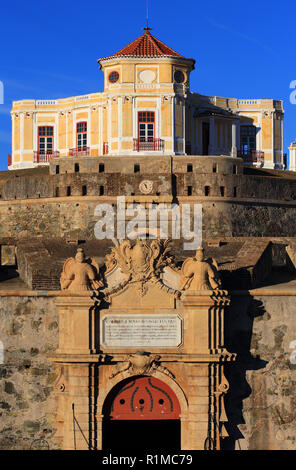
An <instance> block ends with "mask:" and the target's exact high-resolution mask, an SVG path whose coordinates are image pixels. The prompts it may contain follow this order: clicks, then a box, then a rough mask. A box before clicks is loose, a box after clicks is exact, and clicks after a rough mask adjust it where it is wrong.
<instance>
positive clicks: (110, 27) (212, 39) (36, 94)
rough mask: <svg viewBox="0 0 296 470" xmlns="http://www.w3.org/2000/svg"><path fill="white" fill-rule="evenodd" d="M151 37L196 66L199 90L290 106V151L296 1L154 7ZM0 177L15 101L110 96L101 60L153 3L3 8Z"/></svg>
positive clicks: (294, 122) (190, 1)
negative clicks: (98, 93) (95, 94)
mask: <svg viewBox="0 0 296 470" xmlns="http://www.w3.org/2000/svg"><path fill="white" fill-rule="evenodd" d="M149 4H150V6H149V10H150V24H151V26H152V27H153V30H152V34H154V35H155V36H156V37H158V38H159V39H161V40H162V41H163V42H165V43H166V44H168V45H169V46H170V47H172V48H173V49H175V50H176V51H178V52H179V53H181V54H183V55H185V56H186V57H192V58H194V59H196V61H197V63H196V70H195V71H194V72H193V73H192V74H191V90H192V91H196V92H198V93H204V94H209V95H220V96H227V97H235V98H274V99H282V100H283V101H284V109H285V122H284V151H285V152H287V153H288V146H289V145H290V143H291V141H293V140H296V104H294V105H292V104H291V103H290V100H289V97H290V93H291V91H292V90H291V89H290V83H291V81H292V80H296V67H295V64H296V60H295V55H296V49H295V37H296V32H295V24H296V23H295V13H296V4H295V1H294V0H289V1H287V0H282V1H281V2H278V1H277V2H276V1H274V0H257V1H255V0H249V1H242V0H235V1H233V0H224V1H223V2H221V0H219V1H218V0H211V1H208V2H198V1H196V0H183V1H182V2H180V1H178V2H177V1H172V0H158V1H156V0H149ZM1 20H2V21H1V29H0V38H1V45H2V47H1V52H0V59H1V60H0V80H1V81H2V82H3V83H4V104H2V105H0V170H4V169H7V154H8V153H9V152H10V151H11V143H10V142H11V120H10V114H9V111H10V108H11V104H12V101H13V100H19V99H25V98H26V99H30V98H32V99H46V98H48V99H50V98H52V99H53V98H62V97H66V96H73V95H79V94H84V93H90V92H96V91H102V90H103V75H102V72H100V71H99V68H98V65H97V59H98V58H99V57H104V56H107V55H110V54H112V53H114V52H116V51H117V50H119V49H121V48H122V47H123V46H125V45H126V44H128V43H129V42H131V41H132V40H134V39H135V38H136V37H138V36H139V35H140V34H142V30H141V28H142V27H144V26H145V22H146V0H137V1H135V0H126V1H120V0H113V1H109V2H102V1H100V0H97V1H91V0H84V1H83V2H81V1H80V2H78V1H75V0H72V1H71V2H70V1H69V0H66V1H65V0H59V1H57V0H51V2H40V1H29V0H28V1H27V2H23V1H19V0H15V1H13V2H12V1H10V2H8V1H5V3H4V2H2V5H1Z"/></svg>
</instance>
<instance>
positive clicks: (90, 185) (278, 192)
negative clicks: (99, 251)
mask: <svg viewBox="0 0 296 470" xmlns="http://www.w3.org/2000/svg"><path fill="white" fill-rule="evenodd" d="M122 161H123V158H120V157H110V156H108V157H90V158H88V157H80V158H69V157H65V158H59V159H53V160H52V161H51V163H50V167H49V168H48V167H40V168H36V169H31V170H19V171H18V170H16V171H10V172H3V173H2V174H1V175H0V194H1V198H0V215H1V220H2V224H1V228H0V236H2V237H19V236H27V235H37V236H43V235H44V233H46V234H47V236H49V237H50V236H54V237H56V236H58V237H62V238H71V237H82V238H93V237H94V225H95V223H96V221H97V217H95V216H94V210H95V207H96V206H97V204H98V203H100V202H101V203H106V202H108V203H110V204H114V205H116V200H117V195H122V196H125V197H126V202H127V203H128V204H130V203H141V204H143V205H146V206H147V205H149V204H150V203H152V202H154V203H161V202H164V203H167V204H171V203H173V202H174V203H177V204H181V203H185V202H186V203H190V204H195V203H201V204H202V205H203V220H204V235H205V236H206V237H217V236H271V237H277V236H286V237H291V236H294V227H295V218H296V212H295V210H296V178H295V175H294V174H292V172H281V171H279V170H277V171H273V170H262V169H254V168H247V167H243V164H242V161H241V159H236V158H231V157H224V158H223V157H207V158H204V157H199V156H185V157H182V156H178V157H168V156H163V157H159V156H151V157H149V158H147V157H145V156H142V157H141V156H138V157H137V158H135V157H124V165H122ZM143 180H148V181H150V182H152V183H153V184H152V190H151V193H149V194H146V195H144V194H142V193H141V191H140V188H139V185H140V183H141V181H143ZM24 208H25V210H24Z"/></svg>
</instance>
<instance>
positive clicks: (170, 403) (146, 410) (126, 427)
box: [102, 376, 181, 450]
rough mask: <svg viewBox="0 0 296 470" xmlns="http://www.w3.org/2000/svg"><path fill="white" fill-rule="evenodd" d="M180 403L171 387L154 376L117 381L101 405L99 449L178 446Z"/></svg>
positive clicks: (178, 447)
mask: <svg viewBox="0 0 296 470" xmlns="http://www.w3.org/2000/svg"><path fill="white" fill-rule="evenodd" d="M180 414H181V407H180V404H179V400H178V398H177V396H176V394H175V393H174V392H173V390H172V389H171V388H170V387H169V386H168V385H167V384H165V383H164V382H162V381H161V380H159V379H156V378H155V377H149V376H135V377H131V378H129V379H125V380H123V381H122V382H120V383H119V384H117V385H116V386H115V387H114V388H113V389H112V390H111V392H110V393H109V394H108V396H107V398H106V400H105V402H104V406H103V416H104V420H103V435H102V438H103V439H102V440H103V442H102V444H103V450H112V449H128V448H130V449H134V450H137V449H145V450H149V449H151V450H152V449H171V450H172V449H174V450H180V449H181V430H180V429H181V427H180Z"/></svg>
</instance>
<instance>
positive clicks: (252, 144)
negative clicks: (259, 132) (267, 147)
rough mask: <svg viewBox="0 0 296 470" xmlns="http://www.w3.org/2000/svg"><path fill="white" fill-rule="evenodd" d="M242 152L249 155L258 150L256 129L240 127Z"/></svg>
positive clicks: (253, 127)
mask: <svg viewBox="0 0 296 470" xmlns="http://www.w3.org/2000/svg"><path fill="white" fill-rule="evenodd" d="M240 150H241V153H242V154H243V155H247V154H248V153H250V152H251V151H252V150H256V127H255V126H241V127H240Z"/></svg>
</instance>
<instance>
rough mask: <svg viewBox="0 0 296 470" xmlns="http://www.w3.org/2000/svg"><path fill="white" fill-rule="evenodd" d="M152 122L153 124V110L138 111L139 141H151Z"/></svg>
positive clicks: (152, 137) (152, 134)
mask: <svg viewBox="0 0 296 470" xmlns="http://www.w3.org/2000/svg"><path fill="white" fill-rule="evenodd" d="M154 124H155V113H154V112H152V111H140V112H139V113H138V125H139V140H140V141H141V142H153V140H154Z"/></svg>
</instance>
